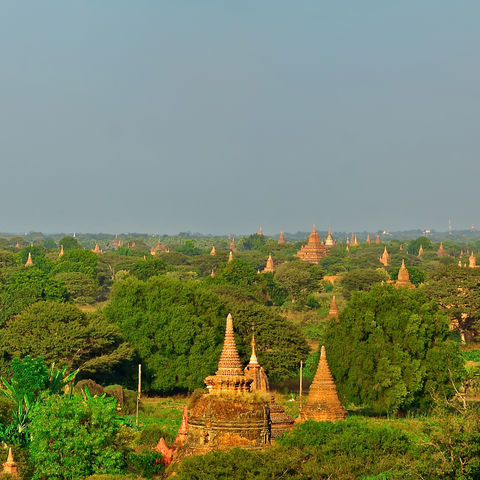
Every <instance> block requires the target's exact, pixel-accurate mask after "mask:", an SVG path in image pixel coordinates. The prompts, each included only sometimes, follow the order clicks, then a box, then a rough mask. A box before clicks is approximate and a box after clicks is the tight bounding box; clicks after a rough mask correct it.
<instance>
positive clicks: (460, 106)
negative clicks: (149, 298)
mask: <svg viewBox="0 0 480 480" xmlns="http://www.w3.org/2000/svg"><path fill="white" fill-rule="evenodd" d="M1 11H2V15H1V16H0V48H1V50H2V62H1V63H0V78H1V80H0V82H1V85H2V91H3V92H4V94H3V95H2V105H1V108H0V159H1V166H2V173H3V175H2V177H3V181H2V185H1V188H0V205H1V210H0V231H4V232H7V231H8V232H24V231H43V232H73V231H78V232H80V231H82V232H105V233H116V232H152V233H155V232H159V233H168V234H173V233H177V232H180V231H193V232H195V231H198V232H204V233H213V234H220V233H227V232H232V233H236V232H256V231H258V228H259V227H260V226H262V227H263V230H264V231H265V232H266V233H273V232H278V231H280V230H284V231H290V232H296V231H308V230H309V229H310V228H311V225H312V223H316V224H317V228H318V229H319V230H326V229H327V228H329V227H330V228H331V229H332V230H334V231H376V230H379V229H387V230H392V231H398V230H410V229H416V228H419V229H425V228H432V229H436V230H438V231H446V230H447V228H448V219H449V218H451V219H452V221H453V228H454V229H456V230H462V229H468V228H469V227H470V225H471V224H472V223H474V224H476V225H477V224H478V225H477V226H479V225H480V215H479V214H478V213H477V210H478V208H477V189H478V177H479V174H480V162H479V158H478V157H479V155H478V153H479V144H480V135H479V132H478V112H479V111H480V81H479V80H480V78H479V77H480V75H479V74H480V57H479V55H478V51H477V50H478V45H479V43H480V42H479V40H480V38H479V37H480V34H479V29H478V25H477V24H478V18H479V14H480V3H478V2H474V1H471V0H467V1H465V2H461V4H458V3H457V4H456V3H453V2H449V1H446V0H435V1H434V0H425V1H423V2H415V1H411V0H407V1H405V2H383V1H381V0H377V1H372V0H366V1H364V2H342V3H341V2H323V1H318V0H316V1H313V0H306V1H304V2H287V1H283V0H276V1H264V2H255V1H252V0H246V1H244V2H240V3H239V2H221V1H219V0H216V1H210V0H207V1H204V2H193V1H183V2H166V1H157V2H148V1H145V0H138V1H136V2H131V1H127V0H116V1H115V2H94V1H92V0H86V1H83V2H63V1H61V0H56V1H53V0H45V1H42V2H33V1H30V2H28V1H27V2H14V1H5V2H3V3H2V9H1Z"/></svg>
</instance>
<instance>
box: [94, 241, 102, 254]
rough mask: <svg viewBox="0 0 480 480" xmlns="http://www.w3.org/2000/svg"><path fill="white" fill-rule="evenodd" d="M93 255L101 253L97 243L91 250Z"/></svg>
mask: <svg viewBox="0 0 480 480" xmlns="http://www.w3.org/2000/svg"><path fill="white" fill-rule="evenodd" d="M92 252H93V253H102V251H101V250H100V247H99V246H98V243H96V244H95V248H94V249H93V250H92Z"/></svg>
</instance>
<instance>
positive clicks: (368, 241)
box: [365, 234, 372, 245]
mask: <svg viewBox="0 0 480 480" xmlns="http://www.w3.org/2000/svg"><path fill="white" fill-rule="evenodd" d="M365 243H366V244H367V245H370V243H372V241H371V240H370V234H368V235H367V240H366V241H365Z"/></svg>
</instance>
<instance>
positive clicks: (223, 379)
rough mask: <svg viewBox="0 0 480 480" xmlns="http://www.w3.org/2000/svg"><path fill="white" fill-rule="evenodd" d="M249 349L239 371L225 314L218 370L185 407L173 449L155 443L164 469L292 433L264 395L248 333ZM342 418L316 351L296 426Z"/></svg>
mask: <svg viewBox="0 0 480 480" xmlns="http://www.w3.org/2000/svg"><path fill="white" fill-rule="evenodd" d="M251 349H252V350H251V356H250V361H249V363H248V365H247V366H246V367H245V368H242V364H241V361H240V356H239V354H238V351H237V348H236V344H235V338H234V331H233V319H232V316H231V315H230V314H229V315H228V316H227V320H226V328H225V339H224V343H223V348H222V353H221V355H220V360H219V363H218V369H217V371H216V373H215V374H214V375H209V376H207V377H206V378H205V384H206V386H207V391H206V393H204V394H203V395H202V396H201V397H200V399H199V400H197V401H196V403H195V404H194V405H192V404H191V406H190V408H191V412H190V416H189V415H188V409H187V408H185V410H184V413H183V418H182V423H181V426H180V429H179V431H178V435H177V438H176V440H175V442H174V444H173V446H172V447H168V446H167V445H166V443H165V440H164V439H163V438H161V439H160V441H159V442H158V445H157V447H156V449H157V451H159V452H160V453H162V456H163V458H164V463H165V464H168V463H170V462H171V461H172V460H174V459H179V458H181V457H182V456H184V455H191V454H196V453H204V452H206V451H209V450H213V449H225V448H231V447H236V446H237V447H238V446H240V447H243V448H248V449H256V448H263V447H265V446H267V445H269V444H270V442H271V439H272V438H275V437H276V436H278V435H280V434H282V433H283V432H285V431H286V430H288V429H290V428H292V426H293V424H294V423H295V421H294V419H293V418H291V417H289V416H288V415H287V414H286V413H285V411H284V409H283V407H281V406H280V405H278V404H277V403H276V402H275V397H274V395H273V394H272V393H271V392H270V387H269V382H268V377H267V375H266V373H265V371H264V369H263V368H262V366H261V365H260V364H259V362H258V359H257V355H256V341H255V334H254V333H252V341H251ZM346 415H347V412H346V410H345V409H344V408H343V406H342V404H341V403H340V400H339V399H338V393H337V388H336V386H335V382H334V380H333V377H332V374H331V372H330V368H329V366H328V363H327V357H326V353H325V348H324V347H323V346H322V348H321V353H320V361H319V363H318V368H317V372H316V374H315V377H314V379H313V382H312V384H311V386H310V390H309V394H308V397H307V400H306V402H305V405H304V406H302V407H301V410H300V414H299V417H298V418H297V419H296V422H302V421H304V420H315V421H336V420H340V419H344V418H346Z"/></svg>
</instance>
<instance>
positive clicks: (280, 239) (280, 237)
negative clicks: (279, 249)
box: [278, 232, 285, 244]
mask: <svg viewBox="0 0 480 480" xmlns="http://www.w3.org/2000/svg"><path fill="white" fill-rule="evenodd" d="M278 243H280V244H281V243H285V237H284V236H283V232H280V236H279V237H278Z"/></svg>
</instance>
